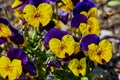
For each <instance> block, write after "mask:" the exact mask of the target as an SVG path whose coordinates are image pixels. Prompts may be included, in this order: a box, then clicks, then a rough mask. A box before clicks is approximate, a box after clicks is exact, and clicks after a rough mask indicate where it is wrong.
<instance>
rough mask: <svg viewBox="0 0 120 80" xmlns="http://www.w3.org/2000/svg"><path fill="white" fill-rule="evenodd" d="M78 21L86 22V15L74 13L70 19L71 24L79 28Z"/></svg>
mask: <svg viewBox="0 0 120 80" xmlns="http://www.w3.org/2000/svg"><path fill="white" fill-rule="evenodd" d="M80 23H87V17H86V16H85V15H82V14H78V15H75V16H74V17H73V19H72V20H71V26H72V27H74V28H79V25H80Z"/></svg>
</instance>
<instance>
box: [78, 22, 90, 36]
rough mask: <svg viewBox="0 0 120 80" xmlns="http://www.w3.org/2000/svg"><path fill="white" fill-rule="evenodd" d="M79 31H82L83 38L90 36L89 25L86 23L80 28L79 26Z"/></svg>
mask: <svg viewBox="0 0 120 80" xmlns="http://www.w3.org/2000/svg"><path fill="white" fill-rule="evenodd" d="M79 29H80V31H81V33H82V35H83V36H85V35H86V34H88V32H87V24H86V23H81V24H80V26H79Z"/></svg>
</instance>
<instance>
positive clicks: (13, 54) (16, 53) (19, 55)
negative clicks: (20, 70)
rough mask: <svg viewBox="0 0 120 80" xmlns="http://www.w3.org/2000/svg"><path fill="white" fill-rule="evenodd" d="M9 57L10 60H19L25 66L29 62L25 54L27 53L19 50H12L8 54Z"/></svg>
mask: <svg viewBox="0 0 120 80" xmlns="http://www.w3.org/2000/svg"><path fill="white" fill-rule="evenodd" d="M7 56H8V57H9V58H10V60H13V59H19V60H21V61H22V63H23V64H26V63H27V62H28V56H27V54H25V52H24V51H23V50H21V49H19V48H12V49H10V50H9V52H8V53H7Z"/></svg>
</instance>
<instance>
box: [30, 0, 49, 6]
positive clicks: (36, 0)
mask: <svg viewBox="0 0 120 80" xmlns="http://www.w3.org/2000/svg"><path fill="white" fill-rule="evenodd" d="M49 2H50V0H29V4H32V5H34V6H36V7H37V6H38V5H39V4H40V3H49Z"/></svg>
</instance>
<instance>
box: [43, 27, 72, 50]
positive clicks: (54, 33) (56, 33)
mask: <svg viewBox="0 0 120 80" xmlns="http://www.w3.org/2000/svg"><path fill="white" fill-rule="evenodd" d="M66 34H70V33H69V32H67V31H62V30H60V29H57V28H53V29H50V30H49V31H48V32H47V34H46V35H45V39H44V41H45V47H46V49H49V41H50V40H51V39H52V38H57V39H59V40H61V39H62V37H63V36H64V35H66Z"/></svg>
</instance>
